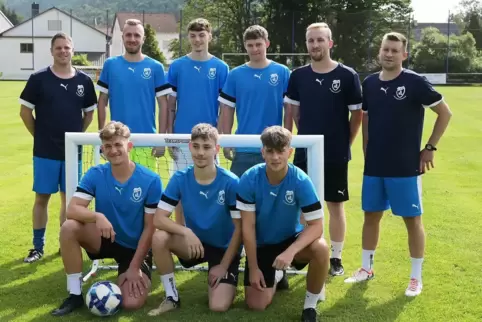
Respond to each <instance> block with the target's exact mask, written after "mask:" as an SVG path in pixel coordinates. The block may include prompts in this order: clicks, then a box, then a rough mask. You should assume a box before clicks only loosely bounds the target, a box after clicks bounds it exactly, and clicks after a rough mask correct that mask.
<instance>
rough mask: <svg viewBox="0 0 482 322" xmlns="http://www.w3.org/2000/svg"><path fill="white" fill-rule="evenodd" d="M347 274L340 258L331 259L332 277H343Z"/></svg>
mask: <svg viewBox="0 0 482 322" xmlns="http://www.w3.org/2000/svg"><path fill="white" fill-rule="evenodd" d="M343 274H345V269H344V268H343V265H342V264H341V259H340V258H330V275H331V276H341V275H343Z"/></svg>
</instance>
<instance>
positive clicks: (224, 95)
mask: <svg viewBox="0 0 482 322" xmlns="http://www.w3.org/2000/svg"><path fill="white" fill-rule="evenodd" d="M235 78H236V73H234V70H232V71H230V72H229V74H228V77H227V79H226V83H225V84H224V86H223V89H222V90H221V93H219V98H218V100H219V101H220V102H221V103H223V104H226V105H227V106H230V107H233V108H234V107H235V106H236V79H235Z"/></svg>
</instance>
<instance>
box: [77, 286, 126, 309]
mask: <svg viewBox="0 0 482 322" xmlns="http://www.w3.org/2000/svg"><path fill="white" fill-rule="evenodd" d="M85 304H86V305H87V308H88V309H89V311H90V312H92V313H93V314H95V315H97V316H110V315H114V314H116V313H117V312H118V311H119V310H120V308H121V304H122V293H121V290H120V288H119V286H117V285H116V284H114V283H112V282H109V281H101V282H97V283H95V284H93V285H92V286H91V287H90V289H89V291H88V292H87V295H86V296H85Z"/></svg>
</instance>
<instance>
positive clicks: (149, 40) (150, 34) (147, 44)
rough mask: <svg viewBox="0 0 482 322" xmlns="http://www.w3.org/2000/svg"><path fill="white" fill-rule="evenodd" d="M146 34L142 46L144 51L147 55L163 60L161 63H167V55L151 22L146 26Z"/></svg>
mask: <svg viewBox="0 0 482 322" xmlns="http://www.w3.org/2000/svg"><path fill="white" fill-rule="evenodd" d="M145 36H146V40H145V41H144V46H142V52H143V53H144V54H146V55H147V56H149V57H151V58H153V59H155V60H157V61H159V62H161V64H163V65H166V57H164V54H163V53H162V51H161V50H160V49H159V42H158V41H157V39H156V31H155V30H154V28H152V26H151V25H150V24H147V25H146V26H145Z"/></svg>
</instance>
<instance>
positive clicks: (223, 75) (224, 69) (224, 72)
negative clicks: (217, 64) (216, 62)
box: [218, 62, 229, 93]
mask: <svg viewBox="0 0 482 322" xmlns="http://www.w3.org/2000/svg"><path fill="white" fill-rule="evenodd" d="M228 75H229V66H228V64H226V63H224V62H223V63H222V65H221V70H220V73H219V76H218V77H219V78H218V79H219V92H220V93H221V91H222V90H223V88H224V85H225V84H226V80H227V79H228Z"/></svg>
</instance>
